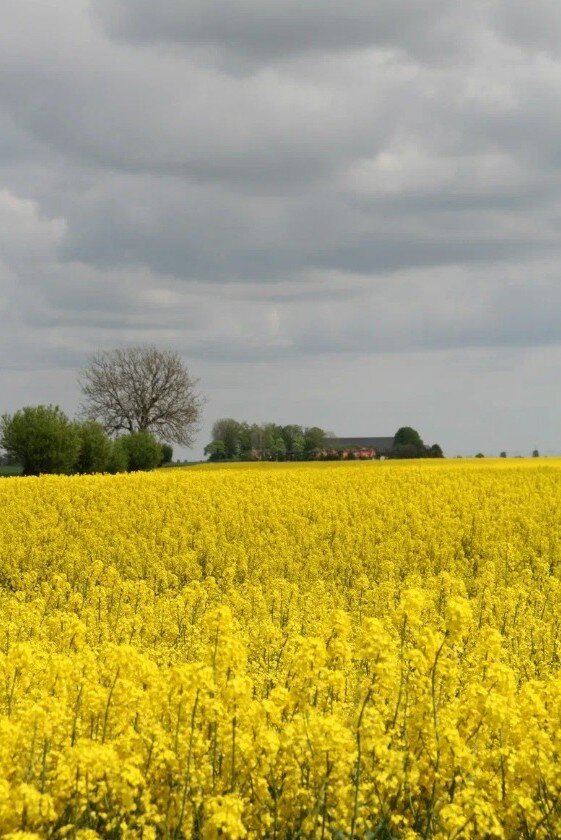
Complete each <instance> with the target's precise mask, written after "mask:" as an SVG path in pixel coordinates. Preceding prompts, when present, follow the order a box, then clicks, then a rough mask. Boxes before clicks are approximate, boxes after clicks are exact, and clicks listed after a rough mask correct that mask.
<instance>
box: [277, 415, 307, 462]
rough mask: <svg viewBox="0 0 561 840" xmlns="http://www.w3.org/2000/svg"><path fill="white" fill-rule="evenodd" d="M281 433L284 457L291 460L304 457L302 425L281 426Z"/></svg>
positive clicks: (299, 459) (298, 459)
mask: <svg viewBox="0 0 561 840" xmlns="http://www.w3.org/2000/svg"><path fill="white" fill-rule="evenodd" d="M281 434H282V437H283V440H284V444H285V447H286V457H287V458H289V459H290V460H291V461H301V460H302V458H303V457H304V448H305V439H304V430H303V429H302V426H298V425H296V424H291V425H289V426H283V427H282V429H281Z"/></svg>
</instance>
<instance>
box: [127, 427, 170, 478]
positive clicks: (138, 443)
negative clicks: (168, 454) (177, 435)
mask: <svg viewBox="0 0 561 840" xmlns="http://www.w3.org/2000/svg"><path fill="white" fill-rule="evenodd" d="M120 440H121V442H122V445H123V446H124V448H125V451H126V453H127V456H128V468H129V470H130V471H131V472H136V471H137V470H153V469H154V468H155V467H157V466H159V464H160V463H161V461H162V445H161V444H160V443H158V441H157V440H156V438H155V437H154V435H151V434H150V432H132V434H130V435H124V437H122V438H120Z"/></svg>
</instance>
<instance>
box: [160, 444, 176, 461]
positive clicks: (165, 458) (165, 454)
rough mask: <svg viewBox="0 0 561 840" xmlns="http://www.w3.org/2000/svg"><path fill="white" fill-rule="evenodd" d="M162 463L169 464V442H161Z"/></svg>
mask: <svg viewBox="0 0 561 840" xmlns="http://www.w3.org/2000/svg"><path fill="white" fill-rule="evenodd" d="M161 447H162V464H171V462H172V459H173V446H171V445H170V444H169V443H162V444H161Z"/></svg>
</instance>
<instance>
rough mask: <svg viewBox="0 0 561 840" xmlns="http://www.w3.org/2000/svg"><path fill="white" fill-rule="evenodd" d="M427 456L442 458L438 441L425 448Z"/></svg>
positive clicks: (442, 454) (442, 453)
mask: <svg viewBox="0 0 561 840" xmlns="http://www.w3.org/2000/svg"><path fill="white" fill-rule="evenodd" d="M427 458H444V452H443V451H442V447H441V446H439V445H438V443H433V445H432V446H430V447H429V448H428V450H427Z"/></svg>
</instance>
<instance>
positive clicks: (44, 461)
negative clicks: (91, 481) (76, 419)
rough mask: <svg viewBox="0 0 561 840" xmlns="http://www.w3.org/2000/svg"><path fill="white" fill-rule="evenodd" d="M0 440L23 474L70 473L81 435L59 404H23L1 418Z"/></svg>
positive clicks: (76, 456) (76, 455)
mask: <svg viewBox="0 0 561 840" xmlns="http://www.w3.org/2000/svg"><path fill="white" fill-rule="evenodd" d="M0 443H1V445H2V446H3V448H4V449H5V450H6V451H7V453H8V455H9V456H10V457H11V458H13V459H14V460H15V461H17V462H18V463H20V464H21V466H22V469H23V474H24V475H39V474H41V473H71V472H72V470H73V468H74V465H75V463H76V461H77V458H78V454H79V451H80V435H79V433H78V429H77V426H76V424H75V423H72V422H71V421H70V420H69V419H68V417H67V416H66V414H64V412H63V411H61V410H60V408H59V407H58V406H53V405H38V406H26V407H25V408H22V409H20V410H19V411H16V413H15V414H13V415H9V414H4V415H3V417H2V420H1V421H0Z"/></svg>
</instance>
